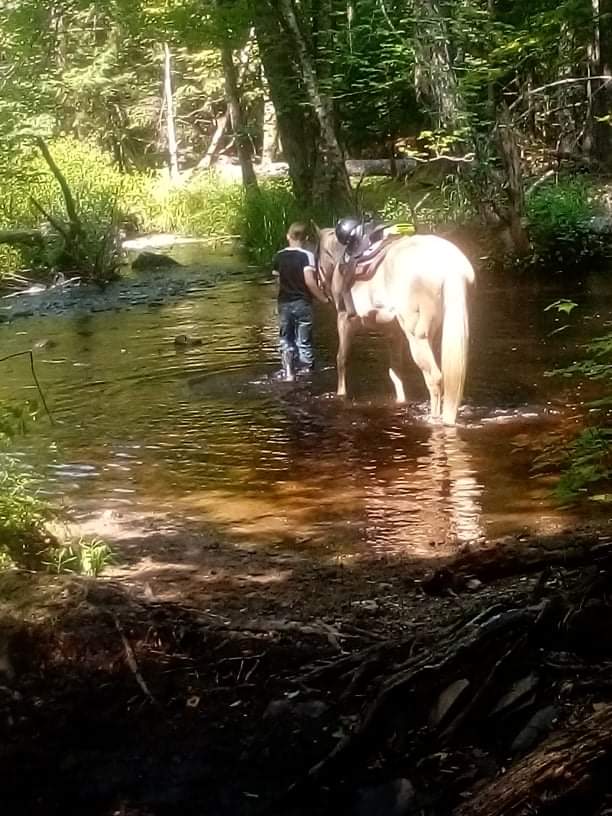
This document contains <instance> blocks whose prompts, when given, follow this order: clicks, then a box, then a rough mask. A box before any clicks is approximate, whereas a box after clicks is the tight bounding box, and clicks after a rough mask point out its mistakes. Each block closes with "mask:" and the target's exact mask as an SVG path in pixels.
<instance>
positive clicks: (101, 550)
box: [43, 538, 113, 578]
mask: <svg viewBox="0 0 612 816" xmlns="http://www.w3.org/2000/svg"><path fill="white" fill-rule="evenodd" d="M112 562H113V552H112V550H111V548H110V547H109V546H108V544H106V543H105V542H104V541H101V540H100V539H97V538H93V539H84V538H81V539H79V541H77V542H73V543H69V544H63V545H60V546H58V547H53V548H51V549H50V550H48V552H47V553H46V555H45V558H44V560H43V564H44V565H45V567H46V568H47V569H48V570H49V571H50V572H54V573H58V574H59V573H76V574H78V575H89V576H91V577H94V578H95V577H97V576H98V575H100V574H101V573H102V572H103V571H104V569H105V568H106V567H108V566H110V564H112Z"/></svg>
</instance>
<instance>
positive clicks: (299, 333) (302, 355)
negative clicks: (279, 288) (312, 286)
mask: <svg viewBox="0 0 612 816" xmlns="http://www.w3.org/2000/svg"><path fill="white" fill-rule="evenodd" d="M278 323H279V335H280V347H281V351H283V352H285V351H290V352H291V353H292V354H293V355H295V354H297V356H298V359H299V361H300V363H301V364H302V365H304V366H308V367H309V368H311V367H312V366H313V365H314V349H313V346H312V304H311V303H310V302H309V301H307V300H304V299H300V300H288V301H280V302H279V304H278Z"/></svg>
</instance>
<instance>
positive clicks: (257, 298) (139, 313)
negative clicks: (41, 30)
mask: <svg viewBox="0 0 612 816" xmlns="http://www.w3.org/2000/svg"><path fill="white" fill-rule="evenodd" d="M209 263H213V264H215V263H217V261H214V260H213V261H210V260H209ZM177 274H179V275H185V274H187V273H186V272H184V271H183V272H180V273H177ZM189 274H191V275H193V276H194V280H195V281H196V282H195V283H194V284H193V286H192V287H191V290H190V292H189V293H188V295H187V296H186V297H185V298H184V299H183V300H181V301H180V302H175V303H172V304H167V305H163V306H156V307H151V306H139V307H135V308H133V309H132V310H131V311H127V312H125V311H124V312H116V311H113V312H105V313H99V314H92V315H82V316H75V315H63V316H58V317H45V318H29V319H25V320H17V321H15V322H14V323H13V324H11V325H6V326H2V327H1V328H0V344H1V348H2V352H3V353H4V354H9V353H11V352H13V351H17V350H19V349H22V348H27V347H29V346H30V345H33V344H34V343H35V342H36V341H40V340H41V339H49V340H51V341H54V342H55V345H53V347H52V348H48V349H47V350H41V351H39V352H37V367H38V371H39V375H40V378H41V380H42V382H43V385H44V389H45V391H46V394H47V398H48V401H49V403H50V405H51V407H52V411H53V413H54V416H55V419H56V422H57V425H56V427H54V428H52V427H50V426H49V424H48V422H46V421H45V420H44V419H42V420H41V422H40V424H39V426H38V429H37V431H36V433H35V434H33V435H32V436H31V437H30V438H29V439H28V440H27V442H26V443H24V444H23V447H22V456H23V459H24V462H25V463H27V464H28V465H34V466H36V467H37V468H39V469H41V470H42V471H43V472H44V474H45V476H46V477H47V481H46V488H45V489H46V491H47V492H49V493H51V494H53V495H55V496H57V495H63V496H64V497H65V501H66V504H67V505H68V506H69V507H71V508H73V509H74V512H75V514H76V516H77V518H79V519H81V520H85V519H87V518H88V517H89V516H91V515H96V514H99V513H100V512H102V511H104V510H106V511H108V510H109V509H113V508H114V509H117V510H118V511H121V513H129V514H130V515H133V514H134V513H136V514H143V515H144V514H150V513H167V514H169V515H171V516H173V517H175V518H176V517H177V516H178V517H180V518H182V519H184V520H185V521H187V522H192V521H193V522H206V524H207V525H212V528H213V529H217V530H220V531H223V532H225V533H228V534H231V535H233V536H236V537H239V538H243V537H244V540H248V541H252V542H258V541H262V542H263V541H289V540H292V541H297V546H298V547H299V546H303V545H304V546H305V545H308V546H311V545H317V546H321V547H323V548H325V551H326V552H328V553H344V554H350V553H356V552H364V551H370V552H381V553H384V552H400V551H407V550H410V551H411V552H414V553H418V551H419V550H423V551H424V550H425V549H427V548H431V546H432V542H435V543H444V542H446V543H449V542H453V541H457V540H473V539H478V538H481V537H483V536H497V535H502V534H505V533H511V532H512V533H514V532H516V531H517V530H519V531H541V532H547V531H554V530H557V529H559V528H561V527H564V526H566V525H568V524H571V523H575V522H576V521H584V520H587V519H589V518H591V517H592V514H593V512H595V511H594V510H593V508H592V507H589V506H588V505H584V506H582V507H579V508H578V509H575V510H572V511H571V512H570V511H564V510H561V509H559V508H558V507H557V506H556V504H555V501H554V499H553V498H552V495H551V488H552V484H553V481H552V477H551V476H550V475H548V476H543V475H539V476H538V475H536V474H534V472H533V471H532V464H533V460H534V457H535V455H536V454H537V452H538V451H539V450H541V448H542V445H543V444H544V443H545V442H546V440H548V439H550V438H551V436H553V435H556V434H561V435H565V436H567V435H569V434H570V433H572V432H573V431H574V430H575V428H576V427H577V426H578V425H579V423H580V422H581V417H582V416H583V415H584V413H585V410H586V409H585V408H584V406H583V404H582V403H583V402H584V396H583V394H582V393H581V390H580V388H579V387H578V386H577V384H576V383H574V382H573V381H570V380H565V379H559V378H546V377H544V372H545V371H546V370H547V369H549V368H552V367H554V366H555V365H560V364H565V363H568V362H570V361H571V360H573V359H574V358H575V357H576V349H577V345H578V344H579V343H580V342H584V341H585V340H587V339H588V338H589V337H592V336H593V335H596V334H597V333H598V332H600V331H602V330H603V329H604V326H605V319H606V318H607V316H608V315H609V314H610V307H611V305H612V277H611V278H610V280H609V281H608V282H606V279H605V277H604V278H594V279H593V280H592V281H590V282H589V283H587V284H585V285H584V286H582V287H578V288H577V289H576V291H575V292H574V293H573V294H574V296H575V298H576V299H577V300H578V301H579V303H580V307H581V308H580V312H579V313H578V312H574V316H573V317H572V320H571V323H572V324H573V325H574V327H573V328H572V327H570V328H568V329H567V330H564V331H560V332H557V333H555V334H553V335H551V332H553V331H554V330H555V329H558V328H559V327H560V326H561V325H562V324H563V322H564V321H563V319H562V318H559V317H558V316H556V315H555V314H553V313H552V312H544V307H545V306H546V305H547V304H548V303H550V302H551V301H552V300H554V299H555V298H556V297H558V296H559V294H560V292H559V291H555V287H554V286H552V285H550V286H548V287H547V288H543V287H540V286H538V285H536V284H528V283H517V282H516V281H508V282H504V281H503V279H501V280H500V279H498V280H489V281H488V282H487V281H486V280H482V279H481V280H480V281H479V286H478V288H477V290H476V292H475V297H474V302H473V306H472V337H473V342H472V349H471V358H470V368H469V373H468V383H467V390H466V406H465V408H464V409H463V411H462V413H461V415H460V424H459V427H458V428H457V430H456V431H449V430H446V431H445V430H443V429H442V428H439V427H434V426H432V425H430V424H429V423H428V422H427V419H426V414H427V404H426V401H425V400H426V391H425V387H424V384H423V382H422V379H421V377H420V374H419V373H418V372H417V370H416V368H414V366H413V365H412V364H410V368H409V369H407V371H406V375H407V376H406V382H407V384H408V388H407V394H408V398H409V400H410V404H409V406H405V407H397V406H395V405H394V404H393V402H392V400H391V387H390V383H389V382H388V381H387V375H386V368H387V356H386V354H385V350H384V344H383V343H382V341H381V339H380V338H379V337H369V338H366V337H362V338H360V339H359V340H358V342H357V344H356V348H355V351H354V354H353V357H352V361H351V367H350V373H349V389H350V391H351V395H352V399H350V400H347V401H340V400H338V399H336V398H335V397H334V396H333V388H334V384H335V373H334V370H333V367H332V364H333V355H334V351H335V338H334V331H333V324H332V320H331V315H330V314H328V313H326V312H325V311H322V312H319V313H318V320H317V328H318V336H317V342H318V348H319V361H320V364H321V367H320V370H319V371H318V372H316V373H315V374H314V375H313V377H312V379H309V380H303V381H301V382H298V383H297V384H294V385H290V384H285V383H282V382H280V381H278V380H277V379H276V378H275V376H274V374H275V372H276V371H277V369H278V353H277V348H276V318H275V300H274V286H273V284H272V282H271V281H270V280H266V279H265V276H263V275H262V274H261V273H255V272H253V271H252V270H251V271H249V270H247V269H245V270H244V274H242V275H238V276H234V277H232V278H230V279H229V280H227V281H226V282H223V283H219V284H216V285H215V286H214V287H210V286H205V285H202V286H199V285H198V283H197V272H193V271H192V272H190V273H189ZM563 294H564V295H567V294H568V293H567V290H565V291H564V292H563ZM179 334H189V335H195V336H198V337H201V338H202V339H203V343H202V345H201V346H199V347H196V348H193V349H189V350H187V351H177V349H176V348H175V346H174V343H173V340H174V338H175V336H176V335H179ZM5 395H10V396H12V397H18V398H20V397H24V396H28V397H31V396H34V395H35V394H34V390H33V386H32V382H31V379H30V376H29V371H28V368H27V365H26V364H25V363H24V362H23V361H13V362H11V363H10V364H6V363H4V364H3V378H2V381H1V383H0V396H5ZM597 512H599V513H604V512H605V511H603V510H598V511H597Z"/></svg>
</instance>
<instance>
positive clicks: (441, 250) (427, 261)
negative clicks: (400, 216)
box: [384, 235, 475, 286]
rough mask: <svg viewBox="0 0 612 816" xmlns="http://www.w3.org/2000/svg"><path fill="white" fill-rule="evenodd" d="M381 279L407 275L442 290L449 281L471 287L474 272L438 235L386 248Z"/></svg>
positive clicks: (409, 238) (415, 237) (405, 240)
mask: <svg viewBox="0 0 612 816" xmlns="http://www.w3.org/2000/svg"><path fill="white" fill-rule="evenodd" d="M384 266H385V276H387V275H390V276H392V277H394V276H396V275H397V274H400V275H401V276H404V275H408V276H409V277H410V278H413V279H415V280H418V279H421V280H422V282H426V283H428V284H430V285H435V284H436V283H437V284H438V285H440V286H442V285H443V284H444V282H445V280H446V279H447V278H448V277H449V276H450V277H457V276H461V277H463V278H464V279H465V281H466V282H467V283H474V279H475V275H474V268H473V266H472V264H471V263H470V261H469V260H468V259H467V258H466V256H465V255H464V254H463V252H462V251H461V250H460V249H459V247H457V246H456V245H455V244H453V243H452V242H451V241H447V240H446V238H441V237H440V236H439V235H410V236H407V237H405V238H400V239H399V240H398V241H396V242H395V243H394V244H392V245H391V246H390V247H389V251H388V253H387V256H386V258H385V262H384Z"/></svg>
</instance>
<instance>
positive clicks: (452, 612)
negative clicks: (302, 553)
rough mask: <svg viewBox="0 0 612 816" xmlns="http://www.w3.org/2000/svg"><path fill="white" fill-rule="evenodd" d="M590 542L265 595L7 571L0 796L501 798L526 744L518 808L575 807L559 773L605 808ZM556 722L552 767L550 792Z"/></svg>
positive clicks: (158, 814) (300, 805) (379, 801)
mask: <svg viewBox="0 0 612 816" xmlns="http://www.w3.org/2000/svg"><path fill="white" fill-rule="evenodd" d="M571 542H572V538H571V535H569V534H568V536H567V537H566V540H565V543H566V544H567V545H569V544H571ZM524 544H525V552H527V550H528V549H529V547H531V549H533V548H534V547H540V549H541V542H535V541H531V542H524ZM578 544H579V546H586V541H585V540H584V539H583V540H582V541H581V542H578ZM593 546H594V547H597V546H599V550H594V556H593V558H591V559H589V558H588V553H587V552H586V551H585V552H584V554H583V560H584V559H585V558H586V559H587V560H590V561H597V562H598V563H597V564H595V565H591V566H589V567H582V568H580V569H575V570H569V569H566V568H565V567H561V566H558V565H557V566H554V567H549V568H544V570H543V571H542V570H541V569H540V570H536V571H530V574H528V575H523V574H521V570H520V565H519V564H518V562H517V563H515V566H514V569H513V570H512V571H513V573H514V575H512V576H511V577H507V578H504V579H497V580H495V581H493V580H491V581H486V580H477V579H476V578H475V577H474V576H472V577H471V578H468V577H467V576H468V572H467V571H464V572H465V580H464V581H463V582H461V583H454V584H452V585H448V584H445V583H444V581H442V582H440V581H438V580H435V577H436V576H435V574H434V573H431V572H429V573H424V572H423V571H422V570H421V571H419V570H418V569H416V568H415V565H414V564H408V565H403V564H402V563H401V562H387V563H385V562H381V561H377V562H372V563H371V564H363V565H362V567H361V569H355V570H354V571H351V570H345V572H346V574H345V575H344V576H342V575H338V572H336V575H335V576H334V575H333V572H332V571H330V570H328V571H323V570H322V571H318V572H312V574H311V575H310V576H309V578H310V580H309V582H308V585H306V584H304V585H295V584H291V582H288V584H287V587H286V590H285V592H284V594H283V593H280V594H279V593H276V594H275V595H274V594H273V595H272V597H270V598H268V600H267V601H266V597H265V596H266V589H260V590H259V592H258V593H257V597H253V596H252V595H251V596H250V597H247V594H246V593H245V592H244V587H243V586H242V585H241V584H240V583H239V582H234V583H233V584H232V583H231V582H228V583H226V585H225V587H224V591H222V588H221V587H218V588H217V589H218V590H219V593H218V595H217V597H216V599H215V600H214V602H213V601H211V599H210V598H209V597H202V598H201V604H200V605H199V606H197V605H195V604H194V596H193V595H192V596H191V597H190V604H189V605H186V604H185V603H179V602H173V601H171V600H163V601H162V600H159V599H155V598H154V597H153V598H152V597H151V593H150V591H149V589H148V588H147V586H146V584H145V585H141V586H137V585H135V584H134V583H133V582H130V583H131V584H132V585H131V586H130V585H129V584H128V582H119V581H117V580H105V579H102V580H99V581H89V580H82V579H77V578H49V577H41V576H36V575H31V574H25V573H8V574H5V575H4V576H3V577H2V579H1V580H0V599H1V607H0V633H1V647H2V648H1V649H0V673H1V674H2V677H1V679H0V730H1V732H2V739H1V740H0V746H1V747H0V759H1V761H0V779H1V781H2V785H3V791H4V797H3V799H4V802H5V803H8V808H5V812H6V813H9V814H22V813H28V814H32V815H33V816H34V814H45V816H51V815H52V814H58V816H59V814H72V813H74V814H77V813H78V814H82V813H87V814H100V816H110V814H116V813H122V814H132V816H162V815H164V816H165V814H179V813H180V814H194V816H195V814H202V813H207V814H218V816H225V815H226V814H227V815H228V816H229V814H237V813H240V814H246V815H247V816H248V815H249V814H263V813H272V812H274V813H282V814H287V816H289V814H294V815H295V816H298V815H299V816H302V814H324V813H325V814H328V813H329V814H332V813H333V814H347V816H349V814H350V816H364V814H372V815H373V814H396V816H397V815H398V814H400V813H402V814H404V813H405V814H409V813H414V814H416V813H419V814H427V816H442V815H443V814H444V816H446V814H450V813H455V812H456V813H457V814H459V813H460V814H462V816H463V815H464V814H466V815H467V814H469V813H488V812H496V813H497V812H499V813H500V814H501V813H502V812H503V813H508V812H515V811H514V810H512V811H510V810H505V811H503V810H502V811H498V810H495V809H493V810H491V811H489V810H487V809H486V807H485V808H483V806H482V801H483V796H484V799H485V800H487V797H486V790H487V788H486V786H487V785H493V784H497V785H502V786H503V780H504V778H505V777H504V775H503V773H502V772H505V773H506V774H513V773H517V774H519V775H520V774H521V773H523V770H522V768H523V766H524V763H525V761H526V760H525V758H526V757H533V762H532V766H533V767H536V768H537V767H541V768H542V774H544V782H543V783H542V785H543V786H544V787H542V785H541V786H540V787H538V780H537V778H534V779H528V780H527V781H525V777H524V775H523V777H521V779H523V789H522V790H523V792H524V794H525V805H524V806H525V808H530V809H528V810H524V809H523V810H521V809H518V810H516V812H517V813H519V812H520V813H523V812H530V813H541V812H542V813H543V812H544V810H543V807H544V805H543V804H542V802H543V800H546V801H547V803H548V805H547V806H550V802H551V801H553V804H554V807H552V808H551V807H549V809H548V810H546V812H547V813H549V812H553V813H565V812H569V811H568V810H567V806H568V805H567V803H568V800H567V798H566V793H567V791H568V789H569V788H570V787H571V784H570V783H571V781H572V780H573V781H575V782H576V786H575V788H576V790H575V791H574V794H573V795H574V796H575V797H576V796H577V798H575V799H574V800H573V801H574V802H577V803H578V804H577V805H576V807H578V808H579V810H580V812H581V813H584V814H601V813H603V812H604V810H603V808H604V807H605V803H606V801H608V795H609V787H608V781H607V777H606V776H604V777H602V776H601V767H602V762H603V763H604V767H605V758H606V757H609V756H610V752H611V751H612V729H607V725H606V723H607V720H605V718H606V717H607V715H608V711H609V708H610V704H611V703H612V689H611V688H610V684H609V671H610V668H611V667H612V663H610V661H612V641H610V637H609V631H610V630H609V626H608V622H609V621H610V620H612V607H610V606H609V604H608V598H609V597H610V595H611V594H612V576H611V575H610V573H609V568H610V565H611V564H612V556H611V553H610V547H609V542H607V541H606V540H605V539H603V538H602V539H601V540H600V541H599V543H597V542H595V544H593ZM555 547H556V549H557V551H560V542H559V541H557V542H556V545H555ZM473 563H474V565H475V570H477V568H478V566H477V560H476V559H475V560H474V562H473ZM448 566H452V564H450V563H449V564H448ZM540 566H543V563H542V562H541V563H540ZM461 571H462V570H460V569H458V572H461ZM368 575H369V577H366V576H368ZM304 577H305V576H304ZM334 577H335V581H334ZM483 577H484V576H483ZM330 586H331V587H333V591H329V588H330ZM334 599H335V600H334ZM355 601H358V602H357V603H355ZM591 717H595V722H594V724H592V725H593V728H592V729H591V730H589V729H590V725H589V724H590V723H591V719H590V718H591ZM602 718H603V719H604V720H605V722H603V721H602V722H600V720H602ZM577 728H582V729H583V730H582V731H581V734H580V735H577V736H576V740H578V738H579V737H580V739H582V741H583V744H585V742H584V741H585V740H586V741H587V742H588V741H589V740H590V742H589V745H594V757H595V758H594V759H593V761H592V762H590V761H589V760H588V759H587V760H585V764H584V767H581V768H578V767H577V766H575V764H573V763H574V757H573V756H572V754H571V750H568V748H567V741H568V734H572V733H574V731H573V729H574V730H575V729H577ZM555 739H557V740H561V741H563V740H565V742H566V745H565V748H564V749H562V748H559V750H560V751H561V750H563V751H564V753H562V754H559V755H558V756H559V766H560V767H561V766H562V767H563V768H564V769H565V770H564V771H563V772H562V773H561V772H559V773H558V774H557V778H556V782H555V785H556V787H555V790H554V795H553V794H552V793H551V795H550V796H549V795H548V793H542V791H543V790H544V791H545V792H546V791H548V788H547V787H546V784H547V783H546V779H545V774H546V773H548V771H547V770H546V767H545V763H543V764H542V762H543V757H544V758H545V757H546V756H547V754H546V751H547V745H549V742H550V741H551V740H555ZM542 752H543V753H542ZM585 756H586V754H585ZM597 758H598V759H597ZM539 760H542V762H541V763H540V765H538V762H539ZM319 763H321V764H319ZM521 763H523V764H521ZM510 778H512V777H510ZM496 780H497V781H496ZM578 782H580V785H578ZM296 784H297V788H295V789H294V793H293V794H291V793H288V792H290V791H291V789H292V786H294V785H296ZM525 785H527V787H528V788H529V786H530V785H531V787H530V788H529V790H526V789H525ZM482 786H484V787H482ZM481 788H482V790H483V791H485V793H484V794H483V793H481V792H479V791H480V790H481ZM517 790H518V787H517ZM525 790H526V792H525ZM497 795H498V796H499V797H500V801H501V800H502V798H503V796H506V797H507V796H508V791H507V790H506V791H503V790H502V791H501V792H499V791H498V794H497ZM551 797H552V799H551ZM487 801H488V803H489V804H490V805H494V804H495V802H496V801H497V800H496V798H495V797H489V798H488V800H487ZM505 801H506V802H509V800H508V799H507V798H506V800H505ZM470 803H473V808H474V809H473V810H471V809H470V806H471V805H470ZM511 806H514V805H512V803H509V804H508V807H511ZM521 807H522V805H521ZM555 808H556V809H555ZM563 808H565V809H563ZM575 812H578V811H575Z"/></svg>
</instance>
